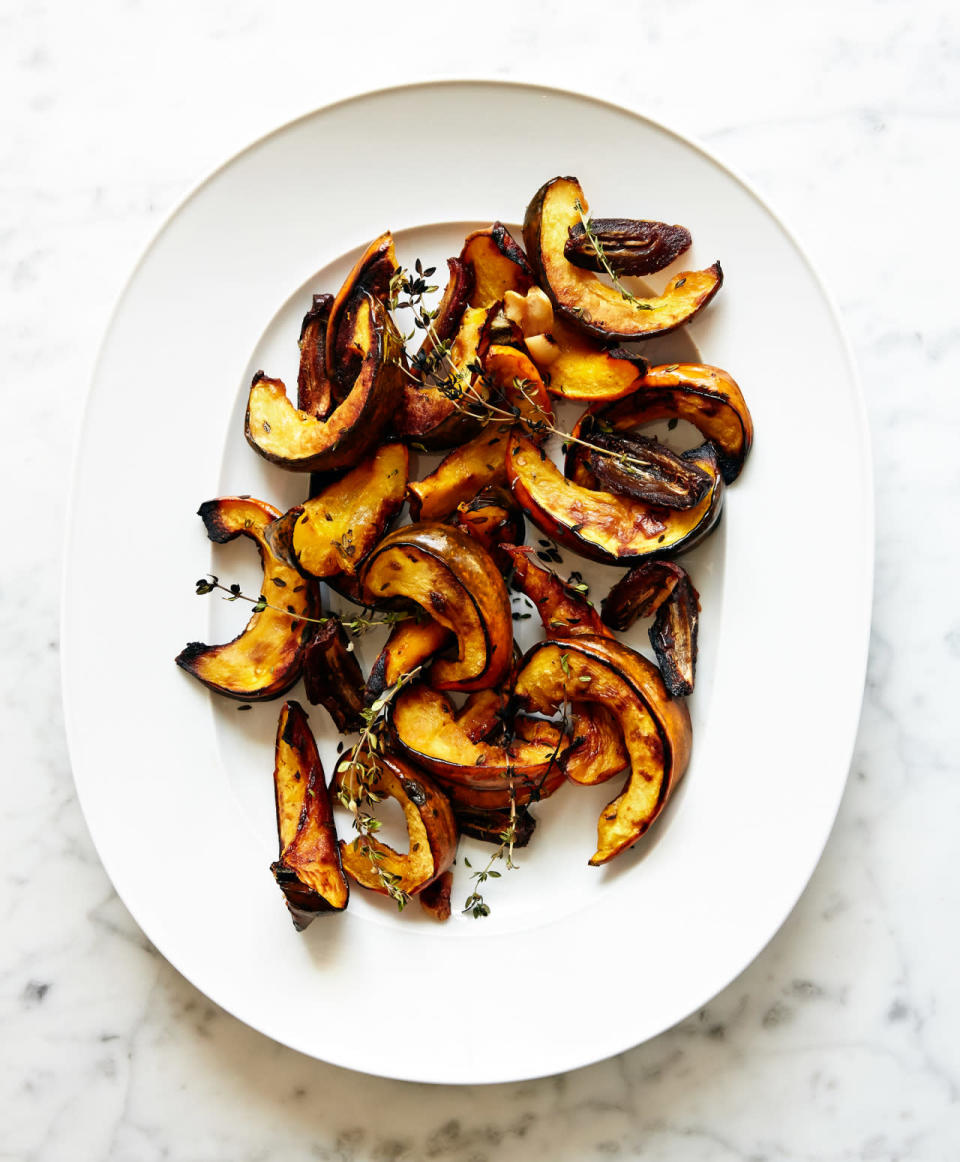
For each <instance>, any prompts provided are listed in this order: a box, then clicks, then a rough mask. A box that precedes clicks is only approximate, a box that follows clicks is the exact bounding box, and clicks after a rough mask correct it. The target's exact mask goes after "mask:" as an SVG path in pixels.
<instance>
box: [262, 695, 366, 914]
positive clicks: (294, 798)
mask: <svg viewBox="0 0 960 1162" xmlns="http://www.w3.org/2000/svg"><path fill="white" fill-rule="evenodd" d="M273 786H274V794H275V797H276V804H277V834H278V836H279V839H280V854H279V858H278V859H277V861H276V862H275V863H273V864H271V865H270V870H271V871H272V872H273V877H274V879H275V880H276V881H277V883H278V884H279V885H280V889H281V891H282V892H283V894H284V897H285V899H286V901H287V908H288V909H289V911H290V915H291V916H292V918H293V926H294V927H295V928H296V929H297V931H298V932H302V931H303V929H304V928H306V927H307V925H308V924H310V923H311V922H312V921H313V920H314V919H316V917H317V916H319V915H320V914H321V913H322V912H342V911H343V910H344V908H346V906H347V903H348V901H349V899H350V885H349V884H348V883H347V879H346V876H345V875H344V874H343V865H342V864H341V862H340V848H339V847H338V845H337V829H336V824H335V823H334V821H333V803H332V801H331V798H330V792H329V790H328V788H327V783H326V779H325V778H324V775H323V766H322V764H321V762H320V755H319V753H318V751H317V744H316V742H315V741H314V738H313V734H312V733H311V732H310V725H309V722H308V721H307V716H306V714H305V713H304V711H303V707H302V706H301V705H300V704H299V702H285V703H284V705H283V709H282V710H281V711H280V721H279V723H278V726H277V743H276V753H275V761H274V768H273Z"/></svg>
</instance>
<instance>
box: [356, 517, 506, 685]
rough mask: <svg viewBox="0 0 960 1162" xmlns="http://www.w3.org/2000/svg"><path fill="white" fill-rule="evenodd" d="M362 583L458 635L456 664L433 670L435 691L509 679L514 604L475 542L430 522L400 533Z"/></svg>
mask: <svg viewBox="0 0 960 1162" xmlns="http://www.w3.org/2000/svg"><path fill="white" fill-rule="evenodd" d="M360 582H361V586H362V588H363V590H364V592H365V593H366V594H367V595H368V597H369V598H370V600H371V602H376V601H378V600H380V599H381V598H383V597H407V598H409V599H411V600H412V601H414V602H416V603H417V604H418V605H419V606H420V607H421V608H422V609H423V610H424V611H425V612H426V613H427V614H429V616H431V617H432V618H433V619H434V620H435V621H437V622H439V623H440V624H441V625H442V626H445V627H446V628H447V629H449V630H451V631H452V632H453V633H454V634H455V635H456V637H457V658H456V660H450V661H448V660H446V659H440V660H438V661H435V662H434V663H433V665H432V667H431V670H430V681H431V683H432V684H433V685H434V686H435V687H436V688H437V689H438V690H466V691H470V690H485V689H488V688H490V687H492V686H498V685H499V684H500V683H501V682H502V681H503V679H504V678H505V677H506V674H507V673H508V671H509V669H510V664H511V651H512V648H513V620H512V615H511V610H510V600H509V597H508V595H507V590H506V587H505V585H504V583H503V578H502V577H501V576H500V573H499V571H498V569H497V567H496V565H495V564H494V562H493V561H492V560H491V558H490V555H489V553H487V552H486V551H485V550H484V549H483V548H482V547H481V546H480V545H479V544H477V542H476V541H474V540H472V539H471V538H470V537H468V536H465V535H464V534H463V533H461V532H460V531H459V530H457V529H454V528H452V527H450V526H449V525H443V524H438V523H435V522H429V521H425V522H420V523H418V524H412V525H406V526H404V527H402V528H399V529H396V530H394V532H392V533H390V535H389V536H387V537H385V538H384V539H383V540H382V541H381V542H380V543H379V545H377V547H376V548H375V549H374V550H373V552H372V553H371V554H370V556H369V557H368V558H367V560H366V561H365V562H364V564H363V567H362V570H361V573H360Z"/></svg>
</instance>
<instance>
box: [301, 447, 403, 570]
mask: <svg viewBox="0 0 960 1162" xmlns="http://www.w3.org/2000/svg"><path fill="white" fill-rule="evenodd" d="M409 462H410V453H409V452H408V451H407V449H406V447H404V445H403V444H383V445H381V447H380V448H378V449H377V451H376V452H375V453H374V454H373V455H372V456H369V457H368V458H367V459H365V460H363V461H361V463H360V464H358V465H357V467H356V468H353V469H352V470H351V471H350V472H348V473H347V474H346V475H345V476H343V477H342V478H341V479H340V480H338V481H336V483H334V484H331V485H329V486H328V487H327V488H325V489H324V490H323V492H321V493H320V494H319V496H315V497H314V498H313V499H312V500H308V501H305V502H304V504H303V505H302V506H301V508H302V511H301V513H300V516H299V517H298V518H297V520H296V523H295V524H294V526H293V533H292V540H291V544H292V551H293V554H294V556H295V558H296V561H297V564H298V566H299V567H300V569H302V570H303V572H304V573H308V574H309V575H310V576H312V577H330V576H333V575H334V574H335V573H355V572H356V571H357V567H358V565H359V564H360V562H361V561H362V560H363V558H364V557H365V556H366V555H367V553H369V551H370V550H371V549H372V548H373V546H374V545H375V544H376V543H377V541H378V540H380V538H381V537H382V536H383V533H384V530H385V529H386V527H387V525H388V524H389V522H390V521H391V520H392V519H393V517H395V516H396V515H397V513H398V512H399V511H400V509H401V507H402V506H403V499H404V495H405V493H406V488H407V474H408V471H409Z"/></svg>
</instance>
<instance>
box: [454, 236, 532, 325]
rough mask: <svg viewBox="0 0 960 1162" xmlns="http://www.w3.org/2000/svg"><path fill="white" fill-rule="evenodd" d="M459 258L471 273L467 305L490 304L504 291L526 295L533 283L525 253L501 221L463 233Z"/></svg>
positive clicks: (501, 296)
mask: <svg viewBox="0 0 960 1162" xmlns="http://www.w3.org/2000/svg"><path fill="white" fill-rule="evenodd" d="M460 261H461V262H462V263H463V264H464V266H465V267H466V268H467V269H468V270H470V271H471V272H472V275H473V290H472V292H471V295H470V306H471V307H490V306H493V304H494V303H496V302H499V301H500V300H502V299H503V296H504V295H505V294H506V293H507V291H508V290H512V291H516V292H517V294H521V295H522V294H526V293H527V291H528V290H529V289H530V287H532V286H533V284H534V281H535V280H534V277H533V271H532V270H531V269H530V264H529V263H528V262H527V258H526V255H525V254H524V253H523V251H522V250H521V249H520V247H519V246H518V245H517V243H516V241H515V240H514V238H513V237H512V236H511V234H510V232H509V230H507V228H506V226H504V225H503V223H502V222H495V223H494V224H493V225H492V226H488V227H487V228H486V229H485V230H476V231H474V233H473V234H469V235H468V236H467V239H466V241H465V242H464V244H463V250H462V251H461V253H460Z"/></svg>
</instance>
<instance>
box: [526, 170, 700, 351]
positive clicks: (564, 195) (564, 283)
mask: <svg viewBox="0 0 960 1162" xmlns="http://www.w3.org/2000/svg"><path fill="white" fill-rule="evenodd" d="M578 202H579V204H580V207H581V209H582V211H583V214H584V216H587V215H588V214H589V206H588V205H587V200H586V198H585V197H584V194H583V190H582V189H581V188H580V183H579V182H578V181H577V180H576V178H569V177H567V178H562V177H560V178H553V179H552V180H551V181H549V182H547V183H546V184H545V185H543V186H541V188H540V189H539V190H538V191H537V193H536V194H535V195H534V197H533V200H532V201H531V203H530V205H529V206H528V207H527V213H526V216H525V218H524V222H523V240H524V245H525V247H526V251H527V257H528V259H529V260H530V264H531V266H532V267H533V269H534V270H535V271H536V272H537V275H538V276H539V281H540V285H541V286H542V287H543V289H544V290H545V291H546V292H547V294H548V295H549V296H550V298H551V300H552V301H553V305H554V310H555V311H557V312H559V313H560V314H561V315H563V316H564V318H565V319H567V320H568V321H569V322H570V323H571V325H572V326H575V327H577V328H579V329H580V330H581V331H584V332H587V333H589V334H594V335H597V336H599V337H600V338H602V339H646V338H651V337H652V336H654V335H663V334H665V333H666V332H668V331H672V330H674V329H675V328H677V327H679V326H682V325H683V324H684V323H686V322H689V320H690V319H692V318H693V316H694V315H696V314H697V312H698V311H700V310H701V309H702V308H703V307H705V306H706V304H707V303H708V302H709V301H710V300H711V299H712V298H713V296H714V295H715V294H716V293H717V291H718V290H719V289H720V286H721V284H722V282H723V272H722V271H721V269H720V264H719V263H714V264H713V266H710V267H708V268H707V269H706V270H688V271H684V272H683V273H682V274H678V275H677V276H676V277H675V278H673V279H671V280H670V282H669V283H668V284H667V286H666V288H665V289H664V291H663V293H662V294H660V295H653V296H650V297H647V298H638V299H637V300H636V302H631V301H630V300H628V299H626V298H624V296H623V295H622V294H621V293H620V291H619V290H617V289H615V288H614V287H611V286H607V284H606V283H604V282H601V280H600V279H599V278H598V276H597V275H596V274H593V273H592V272H591V271H588V270H583V269H581V268H580V267H579V266H574V265H573V263H571V262H569V261H568V259H567V258H566V256H565V254H564V245H565V243H566V241H567V238H568V236H569V231H570V228H571V227H573V226H576V225H578V224H579V223H580V214H579V213H578V211H577V209H576V204H577V203H578Z"/></svg>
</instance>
